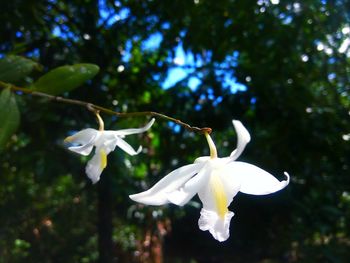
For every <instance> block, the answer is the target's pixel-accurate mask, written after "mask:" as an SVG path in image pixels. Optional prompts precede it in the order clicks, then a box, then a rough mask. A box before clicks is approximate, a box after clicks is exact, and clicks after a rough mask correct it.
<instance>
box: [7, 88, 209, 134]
mask: <svg viewBox="0 0 350 263" xmlns="http://www.w3.org/2000/svg"><path fill="white" fill-rule="evenodd" d="M0 88H3V89H6V88H9V89H11V90H12V91H19V92H23V93H25V94H30V95H33V96H38V97H43V98H46V99H48V100H52V101H57V102H60V103H66V104H72V105H78V106H81V107H85V108H87V109H88V110H89V111H92V112H94V113H95V114H96V112H103V113H106V114H109V115H114V116H118V117H123V118H126V117H139V116H152V117H158V118H161V119H164V120H168V121H171V122H174V123H176V124H178V125H180V126H182V127H184V128H185V129H187V130H189V131H192V132H197V133H200V134H205V133H208V134H210V133H211V131H212V129H211V128H209V127H203V128H199V127H195V126H191V125H189V124H187V123H185V122H183V121H181V120H178V119H175V118H173V117H170V116H167V115H165V114H162V113H158V112H155V111H139V112H116V111H113V110H110V109H107V108H104V107H102V106H99V105H95V104H93V103H90V102H86V101H81V100H73V99H67V98H63V97H60V96H53V95H50V94H47V93H43V92H39V91H34V90H31V89H28V88H21V87H17V86H15V85H12V84H8V83H5V82H2V81H0Z"/></svg>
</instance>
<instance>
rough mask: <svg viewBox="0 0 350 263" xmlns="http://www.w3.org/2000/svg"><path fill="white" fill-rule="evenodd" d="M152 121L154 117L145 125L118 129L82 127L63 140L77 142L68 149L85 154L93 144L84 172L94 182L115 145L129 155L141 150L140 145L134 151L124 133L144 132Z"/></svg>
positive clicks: (87, 153) (98, 177)
mask: <svg viewBox="0 0 350 263" xmlns="http://www.w3.org/2000/svg"><path fill="white" fill-rule="evenodd" d="M153 123H154V119H152V120H151V121H150V122H149V123H148V124H147V125H146V126H145V127H142V128H136V129H124V130H118V131H105V130H95V129H92V128H89V129H84V130H82V131H79V132H77V133H76V134H74V135H72V136H69V137H67V138H66V139H65V140H64V141H65V142H69V143H73V144H77V146H75V145H74V146H71V147H69V148H68V149H69V150H71V151H73V152H76V153H79V154H81V155H85V156H87V155H89V154H90V153H91V151H92V149H93V147H94V146H95V154H94V156H93V157H92V158H91V160H90V161H89V162H88V163H87V165H86V168H85V172H86V174H87V176H88V177H89V178H90V179H91V181H92V183H96V182H97V181H98V180H100V175H101V173H102V171H103V169H104V168H106V166H107V155H108V154H109V153H110V152H112V151H114V149H115V147H116V146H118V147H119V148H121V149H122V150H124V151H125V152H126V153H128V154H130V155H136V154H138V153H140V152H141V150H142V147H141V146H140V147H139V148H138V150H137V151H135V150H134V149H133V148H132V147H131V146H130V145H129V144H128V143H127V142H126V141H124V140H123V138H124V137H125V136H126V135H130V134H136V133H142V132H145V131H147V130H148V129H149V128H151V126H152V125H153ZM102 127H103V125H102Z"/></svg>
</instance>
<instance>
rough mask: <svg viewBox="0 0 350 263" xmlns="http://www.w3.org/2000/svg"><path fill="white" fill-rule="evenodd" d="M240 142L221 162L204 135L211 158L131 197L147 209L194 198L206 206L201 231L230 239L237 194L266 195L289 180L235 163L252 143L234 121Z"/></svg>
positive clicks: (177, 203) (200, 224)
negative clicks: (147, 207)
mask: <svg viewBox="0 0 350 263" xmlns="http://www.w3.org/2000/svg"><path fill="white" fill-rule="evenodd" d="M233 125H234V127H235V129H236V132H237V136H238V142H237V149H236V150H234V151H233V152H232V153H231V155H230V156H229V157H225V158H218V157H217V152H216V147H215V144H214V142H213V141H212V139H211V137H210V136H209V134H205V135H206V138H207V140H208V144H209V148H210V157H209V156H208V157H200V158H198V159H196V161H195V162H194V164H189V165H185V166H182V167H180V168H178V169H176V170H174V171H172V172H171V173H170V174H168V175H167V176H165V177H164V178H163V179H161V180H160V181H159V182H158V183H157V184H155V185H154V186H153V187H152V188H150V189H149V190H147V191H145V192H142V193H139V194H134V195H130V198H131V199H132V200H134V201H137V202H140V203H144V204H147V205H163V204H166V203H173V204H176V205H180V206H182V205H184V204H186V203H187V202H188V201H189V200H190V199H191V198H192V197H193V196H194V195H195V194H198V196H199V198H200V200H201V201H202V203H203V208H202V210H201V213H200V214H201V216H200V218H199V221H198V225H199V228H200V229H201V230H203V231H205V230H209V232H210V233H211V234H212V235H213V237H214V238H215V239H217V240H218V241H220V242H221V241H225V240H226V239H228V237H229V235H230V233H229V227H230V221H231V218H232V217H233V215H234V213H233V212H231V211H229V210H228V206H229V205H230V203H231V202H232V200H233V197H234V196H235V195H236V194H237V193H238V192H242V193H246V194H253V195H265V194H270V193H274V192H276V191H279V190H281V189H283V188H284V187H286V186H287V185H288V183H289V175H288V174H287V173H285V175H286V177H287V180H286V181H281V182H280V181H278V180H277V179H276V178H275V177H274V176H272V175H271V174H269V173H268V172H266V171H264V170H262V169H260V168H259V167H257V166H254V165H252V164H249V163H245V162H237V161H235V160H236V159H237V158H238V157H239V156H240V155H241V153H242V152H243V150H244V148H245V146H246V145H247V143H248V142H249V141H250V135H249V133H248V131H247V130H246V129H245V127H244V126H243V125H242V123H241V122H240V121H236V120H233Z"/></svg>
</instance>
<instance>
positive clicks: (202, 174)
mask: <svg viewBox="0 0 350 263" xmlns="http://www.w3.org/2000/svg"><path fill="white" fill-rule="evenodd" d="M209 176H210V171H208V170H207V169H205V167H204V168H202V169H201V170H200V171H199V173H198V174H197V175H195V176H193V177H192V178H191V179H190V180H188V181H187V182H186V183H185V184H184V186H183V187H181V188H180V189H179V190H175V191H173V192H170V193H169V194H167V196H168V200H169V201H170V202H171V203H173V204H175V205H180V206H182V205H184V204H186V203H187V202H188V201H190V200H191V198H192V197H193V196H194V195H195V194H197V193H198V191H199V190H200V189H201V188H203V186H204V185H205V184H206V183H207V182H208V177H209Z"/></svg>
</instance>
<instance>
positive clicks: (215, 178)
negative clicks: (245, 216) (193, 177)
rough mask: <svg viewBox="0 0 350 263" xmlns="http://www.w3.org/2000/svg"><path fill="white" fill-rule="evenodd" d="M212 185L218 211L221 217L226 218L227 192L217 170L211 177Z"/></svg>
mask: <svg viewBox="0 0 350 263" xmlns="http://www.w3.org/2000/svg"><path fill="white" fill-rule="evenodd" d="M210 185H211V188H212V190H213V195H214V200H215V205H216V209H217V213H218V215H219V217H221V218H224V217H225V215H226V213H227V212H228V209H227V196H226V193H225V189H224V185H223V183H222V181H221V180H220V177H219V175H218V174H217V172H215V171H214V172H213V174H212V175H211V177H210Z"/></svg>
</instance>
